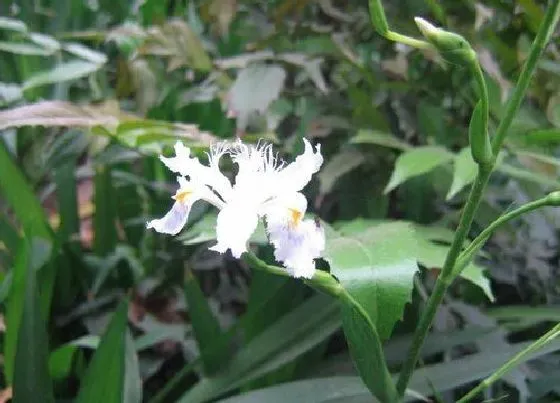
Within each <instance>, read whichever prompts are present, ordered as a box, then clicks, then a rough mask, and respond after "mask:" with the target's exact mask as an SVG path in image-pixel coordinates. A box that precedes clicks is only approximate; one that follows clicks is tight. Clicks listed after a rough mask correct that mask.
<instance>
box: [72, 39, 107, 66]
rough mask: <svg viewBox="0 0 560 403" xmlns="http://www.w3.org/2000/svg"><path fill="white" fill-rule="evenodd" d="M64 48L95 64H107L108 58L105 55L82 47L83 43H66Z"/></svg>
mask: <svg viewBox="0 0 560 403" xmlns="http://www.w3.org/2000/svg"><path fill="white" fill-rule="evenodd" d="M62 48H63V49H64V50H65V51H66V52H68V53H72V54H73V55H75V56H78V57H81V58H82V59H84V60H87V61H89V62H92V63H95V64H105V63H107V56H106V55H105V54H104V53H101V52H96V51H95V50H92V49H90V48H88V47H87V46H84V45H82V44H81V43H65V44H63V45H62Z"/></svg>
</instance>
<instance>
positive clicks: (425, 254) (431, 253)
mask: <svg viewBox="0 0 560 403" xmlns="http://www.w3.org/2000/svg"><path fill="white" fill-rule="evenodd" d="M417 241H418V245H419V248H418V261H419V262H420V263H421V264H422V265H423V266H425V267H427V268H429V269H434V268H435V269H441V268H442V267H443V264H444V262H445V257H446V256H447V252H448V251H449V245H448V244H447V245H445V244H441V243H435V242H431V241H428V240H427V239H425V238H418V239H417ZM484 271H485V269H484V268H483V267H481V266H478V265H476V264H474V263H469V265H468V266H467V267H465V269H464V270H463V271H462V272H461V274H460V277H462V278H464V279H465V280H468V281H470V282H471V283H472V284H474V285H476V286H478V287H480V289H481V290H482V291H483V292H484V294H486V296H487V297H488V299H490V301H494V294H493V293H492V290H491V289H490V280H489V279H488V278H487V277H486V276H485V275H484Z"/></svg>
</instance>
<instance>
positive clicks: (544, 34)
mask: <svg viewBox="0 0 560 403" xmlns="http://www.w3.org/2000/svg"><path fill="white" fill-rule="evenodd" d="M559 12H560V0H553V1H552V2H551V3H550V5H549V7H548V8H547V11H546V14H545V17H544V19H543V22H542V24H541V26H540V28H539V32H538V34H537V37H536V38H535V41H534V42H533V45H532V46H531V50H530V52H529V57H528V59H527V62H526V63H525V65H524V67H523V70H522V71H521V74H520V76H519V80H518V81H517V84H516V86H515V89H514V91H513V95H512V97H511V98H510V100H509V102H508V105H507V107H506V114H505V117H504V118H503V119H502V121H501V122H500V125H499V126H498V129H497V131H496V135H495V136H494V139H493V141H492V154H493V156H494V158H493V161H491V162H490V163H489V164H488V166H482V165H479V170H478V174H477V177H476V179H475V182H474V185H473V187H472V189H471V192H470V194H469V197H468V199H467V202H466V204H465V207H464V210H463V213H462V215H461V219H460V222H459V226H458V228H457V231H456V232H455V236H454V238H453V242H452V244H451V248H450V249H449V252H448V254H447V257H446V259H445V263H444V265H443V268H442V270H441V272H440V274H439V276H438V279H437V282H436V285H435V287H434V290H433V292H432V295H431V296H430V299H429V300H428V302H427V305H426V309H425V310H424V312H423V314H422V316H421V318H420V323H419V325H418V327H417V328H416V331H415V332H414V336H413V340H412V345H411V347H410V350H409V353H408V356H407V359H406V361H405V363H404V365H403V369H402V371H401V373H400V376H399V379H398V381H397V392H398V393H399V396H403V395H404V392H405V390H406V386H407V385H408V382H409V380H410V377H411V376H412V372H413V371H414V367H415V365H416V362H417V360H418V356H419V354H420V349H421V347H422V345H423V344H424V339H425V338H426V336H427V335H428V331H429V329H430V325H431V323H432V321H433V318H434V316H435V314H436V311H437V308H438V306H439V305H440V303H441V301H442V300H443V297H444V295H445V292H446V290H447V287H448V286H449V284H451V282H452V281H453V279H454V278H455V277H456V276H455V273H454V272H453V269H454V267H455V263H456V261H457V258H458V256H459V252H460V250H461V247H462V245H463V242H464V240H465V238H466V236H467V233H468V231H469V229H470V226H471V223H472V221H473V218H474V214H475V212H476V210H477V208H478V205H479V203H480V199H481V198H482V195H483V192H484V188H485V187H486V184H487V182H488V178H489V177H490V174H491V173H492V170H493V169H494V165H495V159H496V157H497V155H498V153H499V150H500V147H501V146H502V143H503V141H504V139H505V136H506V134H507V130H508V129H509V127H510V125H511V122H512V121H513V117H514V115H515V113H516V112H517V110H518V108H519V106H520V105H521V100H522V99H523V96H524V94H525V92H526V90H527V87H528V85H529V80H530V78H531V76H532V74H533V71H534V69H535V66H536V64H537V61H538V59H539V57H540V55H541V54H542V51H543V50H544V47H545V45H546V42H547V41H548V38H549V37H550V34H551V33H552V31H553V29H554V26H555V25H556V22H557V20H558V17H559Z"/></svg>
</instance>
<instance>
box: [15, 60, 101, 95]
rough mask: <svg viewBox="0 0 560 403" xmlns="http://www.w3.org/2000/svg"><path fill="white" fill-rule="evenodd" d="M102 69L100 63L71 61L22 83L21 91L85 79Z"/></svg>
mask: <svg viewBox="0 0 560 403" xmlns="http://www.w3.org/2000/svg"><path fill="white" fill-rule="evenodd" d="M101 67H103V64H100V63H91V62H86V61H83V60H73V61H70V62H66V63H61V64H59V65H57V66H55V67H54V68H53V69H51V70H47V71H42V72H39V73H36V74H35V75H33V76H31V77H29V78H28V79H27V80H25V82H24V83H23V89H24V90H28V89H31V88H35V87H40V86H43V85H47V84H53V83H60V82H64V81H71V80H76V79H79V78H83V77H87V76H89V75H90V74H92V73H95V72H96V71H97V70H99V69H100V68H101Z"/></svg>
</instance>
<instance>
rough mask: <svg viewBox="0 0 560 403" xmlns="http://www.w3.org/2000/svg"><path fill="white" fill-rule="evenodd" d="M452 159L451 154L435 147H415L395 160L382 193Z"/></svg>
mask: <svg viewBox="0 0 560 403" xmlns="http://www.w3.org/2000/svg"><path fill="white" fill-rule="evenodd" d="M452 158H453V154H452V153H450V152H449V151H447V150H446V149H445V148H443V147H437V146H423V147H416V148H414V149H412V150H410V151H405V152H404V153H402V154H401V155H400V156H399V157H398V158H397V162H396V164H395V169H394V170H393V174H392V175H391V179H390V180H389V183H388V184H387V187H386V188H385V191H384V192H385V193H388V192H390V191H391V190H393V189H394V188H396V187H397V186H399V185H400V184H401V183H403V182H405V181H407V180H408V179H410V178H413V177H415V176H419V175H423V174H425V173H428V172H430V171H431V170H433V169H435V168H436V167H438V166H439V165H442V164H445V163H446V162H448V161H449V160H451V159H452Z"/></svg>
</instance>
